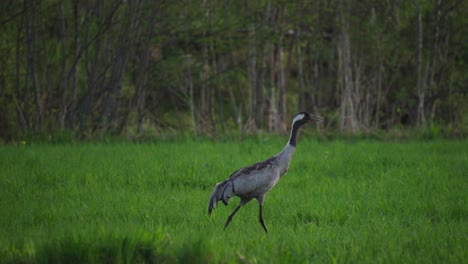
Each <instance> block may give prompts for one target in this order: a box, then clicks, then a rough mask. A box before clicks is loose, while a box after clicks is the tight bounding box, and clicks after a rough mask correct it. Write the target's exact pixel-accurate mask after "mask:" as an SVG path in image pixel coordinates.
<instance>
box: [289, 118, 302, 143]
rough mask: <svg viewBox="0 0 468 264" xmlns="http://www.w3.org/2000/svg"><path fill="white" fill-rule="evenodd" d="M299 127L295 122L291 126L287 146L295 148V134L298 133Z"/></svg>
mask: <svg viewBox="0 0 468 264" xmlns="http://www.w3.org/2000/svg"><path fill="white" fill-rule="evenodd" d="M300 127H301V125H300V124H299V123H297V122H294V123H293V124H292V128H291V134H290V135H289V141H288V145H291V146H293V147H296V138H297V132H298V131H299V128H300Z"/></svg>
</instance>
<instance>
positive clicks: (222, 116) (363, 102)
mask: <svg viewBox="0 0 468 264" xmlns="http://www.w3.org/2000/svg"><path fill="white" fill-rule="evenodd" d="M466 10H468V1H463V0H409V1H402V0H388V1H369V0H364V1H357V0H349V1H347V0H328V1H327V0H317V1H284V0H259V1H248V0H246V1H216V0H201V1H153V0H133V1H132V0H126V1H124V0H108V1H102V0H88V1H78V0H64V1H53V0H42V1H40V0H24V1H18V0H4V1H1V4H0V36H1V38H0V43H1V44H0V55H1V56H0V138H2V139H3V140H5V141H9V140H18V139H21V137H23V136H25V135H28V134H40V135H48V134H54V133H57V131H69V132H71V133H72V134H73V135H74V136H75V137H77V138H93V137H99V136H104V135H118V136H120V135H131V136H138V135H145V134H148V133H150V134H157V133H159V132H161V131H165V130H167V129H170V130H171V131H176V132H177V131H180V132H184V133H193V134H197V135H206V134H208V135H217V134H223V133H226V132H228V131H239V132H240V133H255V132H256V131H259V130H262V131H269V132H275V133H282V132H284V131H286V128H287V126H288V125H289V122H290V118H291V117H292V115H293V114H294V113H295V112H297V111H299V110H307V111H309V112H312V113H316V114H320V115H322V116H324V117H325V118H326V122H325V123H324V127H325V129H329V130H331V131H334V130H336V131H340V132H344V133H367V132H372V131H378V130H388V129H404V128H406V127H409V128H422V129H424V128H428V127H431V126H439V127H444V128H448V129H449V130H451V131H466V128H467V126H468V119H467V117H466V116H465V114H466V113H467V110H468V109H467V108H468V103H467V102H468V100H467V87H468V66H467V64H466V62H467V58H468V32H467V30H466V29H467V28H468V20H467V14H466Z"/></svg>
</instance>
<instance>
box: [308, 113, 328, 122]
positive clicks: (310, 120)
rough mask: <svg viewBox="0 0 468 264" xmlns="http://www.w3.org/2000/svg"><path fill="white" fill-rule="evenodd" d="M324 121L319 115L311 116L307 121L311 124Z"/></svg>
mask: <svg viewBox="0 0 468 264" xmlns="http://www.w3.org/2000/svg"><path fill="white" fill-rule="evenodd" d="M323 120H324V119H323V117H321V116H319V115H311V116H310V117H309V120H307V121H308V122H309V123H310V122H314V121H315V122H323Z"/></svg>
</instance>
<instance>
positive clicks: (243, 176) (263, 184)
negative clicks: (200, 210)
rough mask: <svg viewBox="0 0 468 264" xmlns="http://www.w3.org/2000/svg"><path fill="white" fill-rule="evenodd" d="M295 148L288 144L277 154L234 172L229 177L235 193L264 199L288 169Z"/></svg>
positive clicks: (248, 197)
mask: <svg viewBox="0 0 468 264" xmlns="http://www.w3.org/2000/svg"><path fill="white" fill-rule="evenodd" d="M295 149H296V148H295V147H293V146H291V145H289V144H288V145H286V147H285V148H284V149H283V150H282V151H281V152H280V153H278V154H277V155H276V156H274V157H272V158H269V159H267V160H265V161H262V162H259V163H256V164H254V165H251V166H248V167H245V168H242V169H240V170H238V171H236V172H234V173H233V174H232V175H231V177H229V180H230V181H231V183H232V185H233V189H234V193H233V194H234V195H236V196H239V197H240V198H241V199H245V200H251V199H262V197H263V196H265V194H266V193H267V192H269V191H270V190H271V189H272V188H273V187H274V186H275V185H276V183H277V182H278V181H279V179H280V178H281V176H283V175H284V174H285V173H286V172H287V171H288V168H289V164H290V162H291V159H292V156H293V153H294V150H295Z"/></svg>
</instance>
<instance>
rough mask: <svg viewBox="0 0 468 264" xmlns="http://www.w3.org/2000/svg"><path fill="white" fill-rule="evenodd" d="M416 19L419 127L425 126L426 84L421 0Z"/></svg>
mask: <svg viewBox="0 0 468 264" xmlns="http://www.w3.org/2000/svg"><path fill="white" fill-rule="evenodd" d="M417 5H418V6H417V9H418V21H417V24H416V25H417V26H416V30H417V31H416V32H417V33H416V43H417V45H416V59H417V62H416V63H417V89H418V91H417V92H418V110H417V123H418V126H419V127H420V128H424V127H425V126H426V117H425V113H424V99H425V95H426V85H425V81H424V76H423V69H422V67H423V66H422V64H423V61H422V57H423V54H422V53H423V24H422V7H421V2H420V1H418V3H417Z"/></svg>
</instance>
